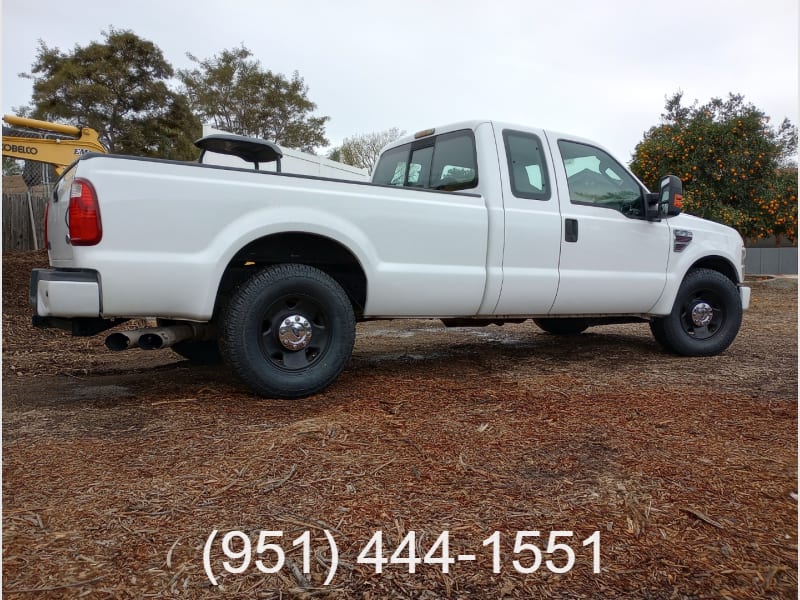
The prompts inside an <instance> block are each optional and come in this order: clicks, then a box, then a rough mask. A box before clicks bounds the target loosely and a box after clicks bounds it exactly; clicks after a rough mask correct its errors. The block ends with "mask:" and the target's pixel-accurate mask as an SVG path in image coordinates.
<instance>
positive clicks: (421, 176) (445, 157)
mask: <svg viewBox="0 0 800 600" xmlns="http://www.w3.org/2000/svg"><path fill="white" fill-rule="evenodd" d="M373 183H378V184H382V185H397V186H406V187H416V188H423V189H433V190H443V191H457V190H468V189H471V188H474V187H475V186H477V185H478V165H477V159H476V154H475V136H474V134H473V133H472V131H470V130H464V131H454V132H452V133H445V134H442V135H439V136H436V137H428V138H423V139H421V140H418V141H415V142H412V143H411V144H405V145H404V146H399V147H397V148H392V149H391V150H387V151H386V152H384V154H383V155H382V156H381V159H380V161H379V162H378V166H377V168H376V169H375V175H374V177H373Z"/></svg>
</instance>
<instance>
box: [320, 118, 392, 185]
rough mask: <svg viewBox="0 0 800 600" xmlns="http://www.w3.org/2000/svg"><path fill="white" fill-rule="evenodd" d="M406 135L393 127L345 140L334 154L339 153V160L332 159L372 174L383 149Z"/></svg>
mask: <svg viewBox="0 0 800 600" xmlns="http://www.w3.org/2000/svg"><path fill="white" fill-rule="evenodd" d="M404 134H405V131H400V130H399V129H398V128H397V127H392V128H391V129H387V130H385V131H377V132H373V133H362V134H359V135H354V136H352V137H349V138H345V139H344V141H343V142H342V145H341V146H340V147H339V148H336V149H334V152H338V156H339V158H335V159H334V158H332V160H339V161H341V162H343V163H345V164H348V165H352V166H354V167H358V168H360V169H366V170H367V171H369V173H370V174H371V173H372V170H373V169H374V168H375V165H376V164H377V162H378V158H379V157H380V154H381V150H382V149H383V147H384V146H386V144H389V143H391V142H393V141H395V140H396V139H397V138H399V137H401V136H402V135H404ZM331 154H333V152H332V153H331Z"/></svg>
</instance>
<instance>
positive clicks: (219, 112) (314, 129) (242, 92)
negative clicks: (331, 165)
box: [178, 46, 329, 152]
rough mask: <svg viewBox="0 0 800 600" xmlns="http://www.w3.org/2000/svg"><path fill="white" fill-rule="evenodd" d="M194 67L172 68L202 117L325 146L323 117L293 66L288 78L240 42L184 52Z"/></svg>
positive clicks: (303, 146)
mask: <svg viewBox="0 0 800 600" xmlns="http://www.w3.org/2000/svg"><path fill="white" fill-rule="evenodd" d="M187 56H188V57H189V59H190V60H191V61H192V62H194V63H195V64H196V65H197V67H196V68H194V69H191V70H189V69H184V70H179V71H178V77H179V79H180V80H181V82H182V83H183V85H184V88H185V91H186V95H187V97H188V99H189V103H190V106H191V108H192V110H193V111H194V112H195V114H197V115H198V116H199V117H200V118H201V119H202V120H203V121H204V122H208V123H210V124H211V125H213V126H214V127H216V128H218V129H223V130H225V131H230V132H231V133H236V134H239V135H247V136H252V137H259V138H263V139H267V140H270V141H273V142H275V143H277V144H279V145H281V146H287V147H289V148H295V149H298V150H303V151H306V152H313V151H314V149H315V148H316V147H318V146H327V145H328V140H327V139H325V123H326V122H327V121H328V120H329V117H315V116H312V114H311V113H312V112H313V111H314V110H315V109H316V108H317V105H316V104H314V103H313V102H311V101H310V100H309V99H308V98H307V93H308V88H307V86H306V85H305V83H304V82H303V79H302V78H301V77H300V75H299V74H298V73H297V72H296V71H295V73H294V74H293V75H292V78H291V79H287V78H286V77H284V76H283V75H281V74H280V73H273V72H272V71H269V70H264V69H263V68H262V67H261V63H260V62H259V61H258V60H256V59H254V58H252V56H253V54H252V53H251V52H250V50H248V49H247V48H245V47H244V46H242V47H241V48H236V49H232V50H223V51H222V52H221V53H220V54H219V55H215V56H214V57H212V58H210V59H206V60H199V59H198V58H196V57H194V56H192V55H191V54H188V55H187Z"/></svg>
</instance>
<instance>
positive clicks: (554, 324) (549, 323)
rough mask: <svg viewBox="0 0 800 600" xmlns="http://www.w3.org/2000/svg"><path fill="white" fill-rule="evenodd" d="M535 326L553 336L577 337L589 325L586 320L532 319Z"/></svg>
mask: <svg viewBox="0 0 800 600" xmlns="http://www.w3.org/2000/svg"><path fill="white" fill-rule="evenodd" d="M533 322H534V323H536V325H538V326H539V327H540V328H541V329H544V330H545V331H546V332H547V333H552V334H553V335H577V334H579V333H582V332H583V331H585V330H586V329H587V328H588V327H589V324H588V323H587V322H586V319H576V318H566V319H534V320H533Z"/></svg>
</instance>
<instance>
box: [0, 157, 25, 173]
mask: <svg viewBox="0 0 800 600" xmlns="http://www.w3.org/2000/svg"><path fill="white" fill-rule="evenodd" d="M8 175H22V164H21V161H19V160H17V159H15V158H11V157H10V156H4V157H3V176H4V177H5V176H8Z"/></svg>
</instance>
